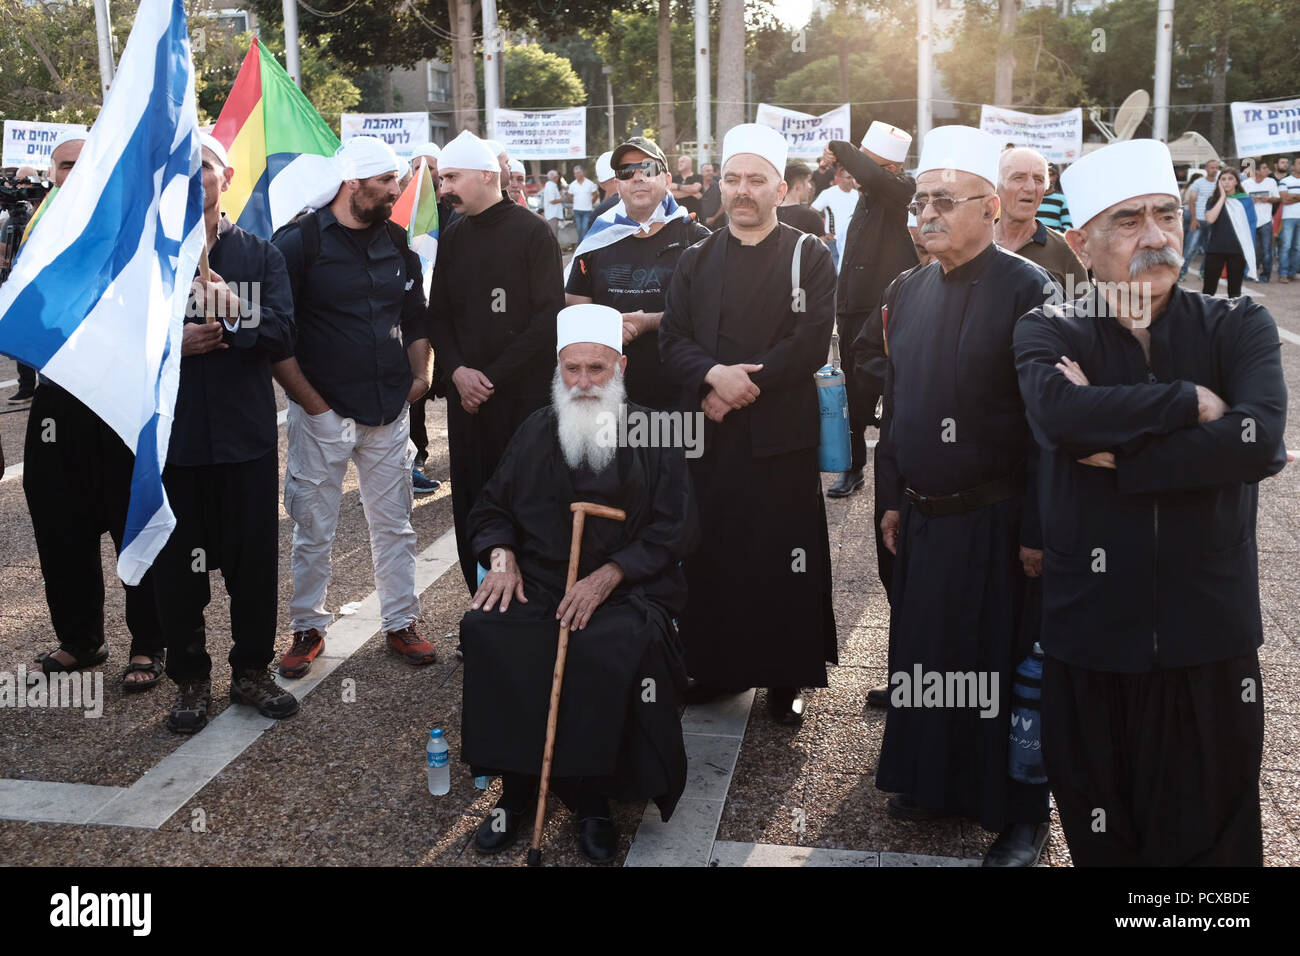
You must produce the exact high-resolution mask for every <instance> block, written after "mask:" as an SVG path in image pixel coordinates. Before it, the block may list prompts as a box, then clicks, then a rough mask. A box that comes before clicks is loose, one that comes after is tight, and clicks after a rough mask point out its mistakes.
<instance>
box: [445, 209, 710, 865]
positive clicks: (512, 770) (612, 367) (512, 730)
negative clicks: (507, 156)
mask: <svg viewBox="0 0 1300 956" xmlns="http://www.w3.org/2000/svg"><path fill="white" fill-rule="evenodd" d="M471 219H472V217H471ZM556 324H557V327H558V341H557V345H558V347H559V348H558V356H559V361H558V367H557V368H556V370H555V375H554V380H553V383H552V389H551V391H552V402H551V405H550V406H549V407H547V408H543V409H540V410H539V411H537V412H535V413H534V414H533V415H531V416H529V417H528V419H527V420H525V421H524V423H523V424H522V425H521V426H520V428H519V430H518V431H517V432H516V433H515V435H514V437H513V438H511V440H510V444H509V447H508V448H507V449H506V452H505V455H504V457H502V459H501V462H500V464H499V466H498V467H497V469H496V472H495V473H494V474H493V476H492V480H491V481H489V482H488V484H487V485H486V487H484V488H483V490H482V492H481V493H480V495H479V497H478V501H477V502H476V503H475V505H474V510H473V511H472V512H471V513H470V517H469V535H470V541H471V548H472V550H473V552H474V554H475V555H476V556H477V557H478V559H479V560H480V561H482V562H483V564H484V565H485V566H487V567H490V568H491V570H490V571H489V572H488V574H487V576H486V577H485V578H484V579H483V583H482V585H481V586H480V587H479V588H478V589H477V591H476V592H475V594H474V599H473V602H472V603H471V605H470V610H469V611H468V612H467V613H466V614H465V617H464V618H463V619H462V621H461V637H462V641H463V643H464V648H465V674H464V682H465V687H464V692H465V694H464V709H463V718H462V725H461V729H462V734H461V737H462V741H463V746H462V756H463V758H464V759H465V761H466V762H468V763H469V764H470V765H471V766H472V767H473V772H474V773H475V774H485V773H492V774H500V775H501V800H500V802H498V804H497V806H496V809H494V810H493V811H492V813H490V814H488V816H487V818H486V819H485V820H484V821H483V823H482V824H481V825H480V826H479V828H478V832H477V833H476V834H475V838H474V846H475V848H476V849H477V850H478V851H479V852H481V853H496V852H498V851H500V850H503V849H505V848H506V847H507V846H509V845H510V844H511V843H513V842H514V840H515V837H516V835H517V834H518V831H519V828H520V826H521V825H523V824H526V823H528V822H530V821H531V820H532V819H533V812H532V810H533V807H534V806H535V801H536V798H537V787H538V778H537V774H538V771H539V769H540V768H541V764H542V744H543V741H544V740H545V737H546V734H545V727H546V718H547V708H548V705H549V702H550V689H551V678H552V673H553V670H554V666H555V652H556V641H557V637H558V632H559V628H560V627H561V626H564V627H568V628H570V629H571V630H570V639H569V645H568V657H567V663H566V667H565V674H564V693H563V695H562V696H561V697H560V709H559V723H558V725H557V731H556V737H555V755H554V763H553V770H552V777H551V784H550V786H551V790H552V791H554V792H555V793H556V794H557V795H558V796H559V797H560V798H561V799H562V800H563V801H564V802H565V803H566V804H567V805H568V807H569V809H570V810H571V811H572V812H573V814H574V816H575V817H576V818H577V821H578V845H579V847H580V848H581V850H582V852H583V854H584V855H585V856H586V857H587V858H588V859H590V860H592V861H594V862H597V863H605V862H608V861H610V860H612V859H613V858H614V856H615V854H616V852H617V849H618V833H617V831H616V830H615V827H614V822H613V820H612V818H611V814H610V808H609V800H610V799H618V800H647V799H652V800H654V801H655V802H656V803H657V804H658V805H659V810H660V814H661V815H662V818H663V819H664V820H667V819H668V818H669V816H670V815H671V814H672V811H673V807H674V805H675V804H676V803H677V799H678V798H679V797H680V796H681V794H682V790H683V788H684V787H685V784H686V752H685V749H684V747H683V745H682V733H681V721H680V718H679V716H678V715H679V713H680V708H681V703H680V701H681V694H682V691H683V689H684V688H685V683H686V677H685V673H684V672H683V669H682V665H681V650H680V647H679V646H678V642H677V635H676V631H675V629H674V627H673V624H672V617H673V616H674V615H676V614H679V613H680V612H681V609H682V605H683V602H684V597H685V579H684V575H683V573H682V569H681V562H682V559H683V558H685V557H686V556H687V554H688V552H689V550H690V548H691V545H692V543H693V541H694V538H695V536H696V533H697V528H696V522H695V510H694V499H693V497H692V494H691V484H690V479H689V478H688V476H687V474H686V461H685V458H684V457H683V456H682V454H681V452H680V450H679V449H674V448H648V447H619V446H618V445H617V442H613V441H610V440H609V436H608V431H609V428H610V423H612V422H615V421H617V420H618V418H619V414H620V409H621V408H623V407H627V406H626V402H627V396H626V394H625V392H624V390H623V370H624V369H625V368H626V366H627V359H626V357H622V356H620V354H619V352H620V347H621V344H622V339H623V317H622V316H621V315H620V314H619V313H618V311H617V310H615V309H612V308H609V307H608V306H602V305H578V306H570V307H568V308H566V309H562V310H561V311H560V313H559V316H558V318H557V323H556ZM648 413H649V410H648V409H645V408H642V407H640V406H637V405H632V406H630V408H629V414H648ZM574 501H585V502H590V503H594V504H600V505H606V506H608V507H613V508H619V509H621V510H623V511H625V512H626V514H627V518H626V520H625V521H613V520H610V519H606V518H600V517H596V516H588V518H587V521H586V524H585V527H584V529H583V537H582V558H581V563H580V565H579V567H578V580H577V583H576V584H575V585H574V586H573V588H572V589H571V590H570V591H569V592H568V593H567V594H566V593H565V583H566V576H567V571H568V565H569V545H570V541H571V538H572V533H571V524H572V520H573V516H572V513H571V512H570V510H569V504H570V503H571V502H574Z"/></svg>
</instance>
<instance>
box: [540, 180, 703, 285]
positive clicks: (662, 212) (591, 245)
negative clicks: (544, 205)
mask: <svg viewBox="0 0 1300 956" xmlns="http://www.w3.org/2000/svg"><path fill="white" fill-rule="evenodd" d="M687 215H689V214H688V213H687V212H686V208H685V207H684V206H679V205H677V200H675V199H673V194H672V193H671V192H670V193H668V194H667V195H666V196H664V198H663V202H661V203H659V205H658V206H655V209H654V212H653V213H651V214H650V218H649V219H647V220H646V221H645V222H637V221H636V220H635V219H633V218H631V217H630V216H628V214H627V206H625V205H623V200H621V199H620V200H619V201H618V202H616V203H615V204H614V205H612V206H610V207H609V208H608V209H606V210H605V211H604V212H602V213H601V214H600V215H599V216H598V217H596V220H595V221H594V222H593V223H592V224H591V228H590V229H588V230H587V234H586V235H585V236H583V237H582V241H581V242H580V243H578V248H577V249H574V250H573V257H572V258H571V259H569V264H568V265H567V266H565V267H564V284H565V285H568V284H569V273H570V272H571V271H572V270H573V264H574V263H575V262H577V261H578V259H579V258H581V257H582V256H584V255H586V254H587V253H588V252H591V251H592V250H594V249H604V248H605V247H606V246H612V245H613V244H614V243H616V242H621V241H622V240H624V239H626V238H627V237H628V236H631V235H635V234H636V233H638V232H649V231H650V227H651V226H653V225H654V224H655V223H657V222H672V221H673V220H674V219H685V218H686V217H687Z"/></svg>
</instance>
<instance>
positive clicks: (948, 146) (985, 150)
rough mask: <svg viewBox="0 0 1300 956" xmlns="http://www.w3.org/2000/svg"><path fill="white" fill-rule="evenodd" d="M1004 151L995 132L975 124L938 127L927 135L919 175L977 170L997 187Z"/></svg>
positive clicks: (976, 171) (918, 169) (976, 172)
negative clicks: (941, 171)
mask: <svg viewBox="0 0 1300 956" xmlns="http://www.w3.org/2000/svg"><path fill="white" fill-rule="evenodd" d="M1001 153H1002V148H1001V147H1000V146H999V145H998V140H997V137H996V136H994V135H993V134H992V133H986V132H984V131H983V130H982V129H976V128H975V127H973V126H936V127H935V128H934V129H932V130H930V132H929V134H928V135H927V136H926V137H925V143H924V145H923V146H922V147H921V162H920V164H919V165H918V166H917V167H916V176H917V178H918V179H919V178H920V177H921V174H922V173H927V172H929V171H930V170H932V169H956V170H959V171H961V172H965V173H974V174H975V175H976V176H979V177H980V178H981V179H987V180H988V182H989V185H990V186H997V183H998V157H999V156H1000V155H1001ZM1070 212H1071V213H1073V212H1074V210H1073V209H1072V210H1070Z"/></svg>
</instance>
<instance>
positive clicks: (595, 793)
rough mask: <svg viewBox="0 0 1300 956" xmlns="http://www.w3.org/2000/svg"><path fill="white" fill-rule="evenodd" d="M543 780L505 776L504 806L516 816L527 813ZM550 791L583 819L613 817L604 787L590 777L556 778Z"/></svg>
mask: <svg viewBox="0 0 1300 956" xmlns="http://www.w3.org/2000/svg"><path fill="white" fill-rule="evenodd" d="M541 779H542V778H541V777H535V776H532V775H531V774H525V773H504V774H502V775H501V803H502V804H503V805H504V806H505V808H506V809H507V810H513V811H515V812H516V813H520V812H523V811H524V810H527V809H528V807H529V805H530V804H531V803H532V801H533V797H534V796H536V795H537V790H538V788H539V787H540V786H541ZM550 792H551V793H553V794H555V795H556V796H557V797H559V798H560V800H562V801H563V802H564V805H565V806H566V807H568V808H569V812H570V813H573V814H574V815H575V816H577V817H578V819H580V820H585V819H586V818H587V817H603V816H607V815H608V814H609V800H608V798H607V797H606V796H605V794H604V793H603V792H602V791H601V788H600V787H599V786H598V785H596V784H595V783H594V782H593V781H591V780H588V779H587V778H586V777H552V778H551V782H550Z"/></svg>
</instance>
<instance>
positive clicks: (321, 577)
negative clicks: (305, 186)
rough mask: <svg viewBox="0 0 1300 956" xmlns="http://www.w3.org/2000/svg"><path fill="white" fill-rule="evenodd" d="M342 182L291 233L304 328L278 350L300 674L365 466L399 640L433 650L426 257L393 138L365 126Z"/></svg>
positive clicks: (289, 262) (383, 581) (286, 242)
mask: <svg viewBox="0 0 1300 956" xmlns="http://www.w3.org/2000/svg"><path fill="white" fill-rule="evenodd" d="M335 160H336V162H337V163H338V173H337V174H338V176H339V178H340V179H341V183H340V185H339V188H338V192H337V193H336V194H335V196H334V199H333V200H332V201H331V202H330V204H329V205H328V206H326V207H325V208H323V209H318V210H316V211H315V212H314V213H310V214H308V215H306V216H303V217H302V218H301V219H299V220H297V221H296V222H295V223H293V226H292V227H291V228H289V229H286V230H284V231H283V232H281V233H280V235H279V238H278V239H276V240H275V244H276V246H277V247H278V248H279V250H280V252H281V253H282V254H283V255H284V260H285V265H286V267H287V269H288V272H289V281H290V283H291V284H292V287H293V304H294V319H295V323H296V325H297V340H296V342H295V344H294V349H293V354H292V355H290V356H289V357H288V358H286V359H284V360H282V361H280V362H277V363H276V365H275V367H274V369H273V371H274V374H275V378H276V381H278V382H279V383H280V385H281V387H283V388H284V390H285V393H286V394H288V396H289V398H290V404H289V413H288V426H289V461H288V465H287V467H286V469H285V478H284V510H285V511H287V512H288V513H289V516H290V517H291V518H292V519H293V521H294V531H293V559H292V566H293V596H292V597H291V598H290V600H289V616H290V626H291V627H292V629H293V646H292V647H291V648H290V649H289V652H288V653H287V654H285V655H284V656H283V657H282V658H281V660H280V673H281V674H282V675H283V676H285V677H301V676H303V675H304V674H306V673H307V671H308V670H309V669H310V668H311V665H312V661H314V660H315V659H316V657H317V656H318V655H319V654H320V652H321V651H322V650H323V649H324V647H325V637H324V632H325V629H326V628H327V627H328V626H329V625H330V623H331V622H332V620H333V615H332V614H331V613H330V612H329V611H328V610H326V607H325V595H326V590H327V589H328V587H329V582H330V556H331V552H332V551H333V548H334V531H335V529H336V528H337V526H338V520H339V505H340V503H341V501H342V496H343V478H344V476H345V475H346V473H347V467H348V462H349V461H351V462H353V464H355V465H356V469H357V483H358V485H360V488H361V503H362V505H363V506H364V507H365V512H366V522H367V523H368V524H369V526H370V551H371V557H372V559H373V562H374V569H375V589H376V590H377V591H378V593H379V606H380V611H381V613H382V615H383V625H382V626H383V630H384V633H385V634H386V636H387V639H388V646H389V647H390V648H392V649H393V650H394V651H396V652H397V653H398V654H399V655H401V657H402V658H403V659H404V660H405V661H406V662H407V663H410V664H429V663H432V662H433V659H434V651H433V645H432V644H430V643H429V642H428V641H426V640H425V639H424V638H422V637H421V636H420V633H419V631H418V630H417V629H416V626H415V622H416V620H417V619H418V618H419V617H420V598H419V595H418V594H417V593H416V590H415V529H414V528H412V527H411V495H412V489H411V472H412V469H413V468H414V466H415V445H414V444H413V443H412V442H411V439H410V415H409V413H408V407H409V403H411V402H414V401H416V400H418V399H419V398H420V397H421V396H422V395H424V393H425V392H426V391H428V388H429V380H430V378H431V376H432V367H431V366H432V356H431V355H430V352H429V339H428V333H427V332H426V330H425V326H424V313H425V301H424V284H423V282H422V281H421V279H420V259H419V257H418V256H417V255H416V254H415V253H414V252H412V251H411V249H410V247H409V246H408V245H407V243H406V231H405V230H404V229H402V228H401V227H400V226H398V225H396V224H395V223H391V222H389V219H388V217H389V216H390V215H391V214H392V211H393V204H394V203H395V202H396V201H397V199H398V197H399V196H400V195H401V193H400V192H399V190H398V188H397V180H398V175H399V170H400V168H401V161H400V160H399V159H398V158H397V155H396V154H395V153H394V152H393V150H392V147H390V146H389V145H388V144H386V143H384V142H383V141H382V140H378V139H375V138H373V137H369V136H357V137H354V138H352V139H350V140H348V141H347V142H346V143H345V144H344V145H343V146H341V147H340V148H339V151H338V154H337V155H336V157H335Z"/></svg>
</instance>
